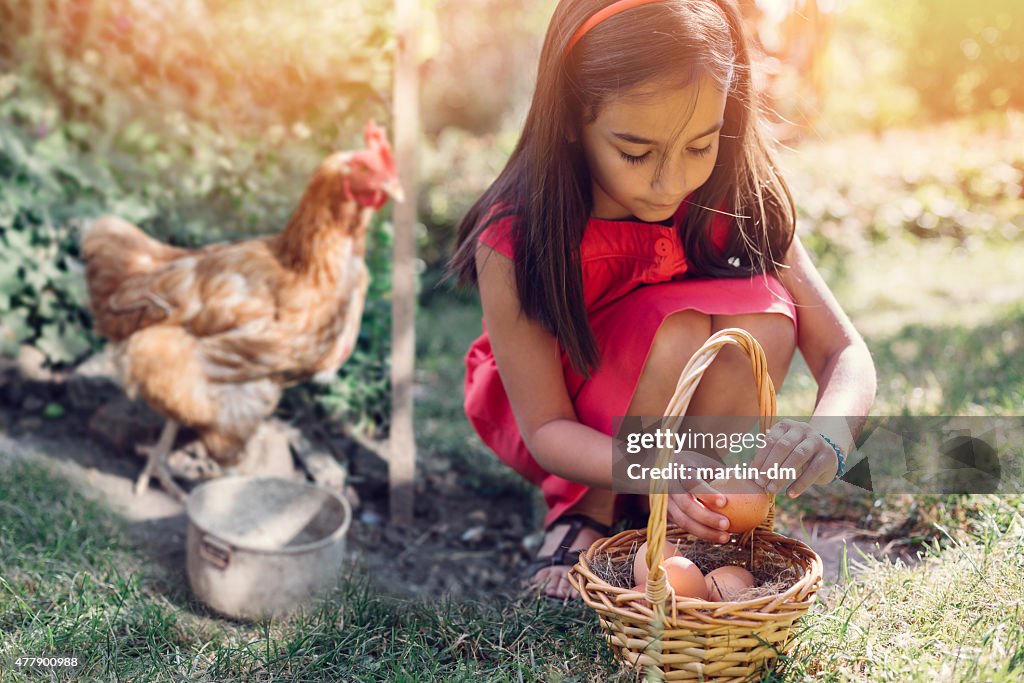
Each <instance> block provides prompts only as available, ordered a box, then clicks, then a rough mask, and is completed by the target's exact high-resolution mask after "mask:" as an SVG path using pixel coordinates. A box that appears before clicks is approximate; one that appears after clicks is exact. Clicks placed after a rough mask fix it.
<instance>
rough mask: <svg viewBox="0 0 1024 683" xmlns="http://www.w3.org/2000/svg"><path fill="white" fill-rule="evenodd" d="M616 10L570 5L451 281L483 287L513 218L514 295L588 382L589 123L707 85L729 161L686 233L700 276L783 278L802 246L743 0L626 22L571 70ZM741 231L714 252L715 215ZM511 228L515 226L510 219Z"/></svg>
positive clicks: (703, 195)
mask: <svg viewBox="0 0 1024 683" xmlns="http://www.w3.org/2000/svg"><path fill="white" fill-rule="evenodd" d="M609 4H611V3H610V0H562V1H561V2H560V3H559V4H558V7H557V8H556V9H555V13H554V16H553V17H552V18H551V23H550V25H549V27H548V31H547V35H546V37H545V39H544V47H543V49H542V51H541V56H540V66H539V68H538V71H537V87H536V90H535V91H534V95H533V101H532V103H531V105H530V111H529V114H528V115H527V118H526V124H525V125H524V127H523V133H522V136H521V137H520V138H519V142H518V144H517V145H516V148H515V150H514V151H513V152H512V155H511V157H509V160H508V163H507V164H506V166H505V168H504V170H502V172H501V174H500V175H499V176H498V178H497V179H496V180H495V181H494V183H493V184H492V185H491V186H490V188H488V190H487V191H486V192H484V194H483V195H482V196H481V197H480V199H478V200H477V202H476V203H475V204H474V205H473V206H472V208H471V209H470V210H469V212H468V213H467V214H466V216H465V217H464V218H463V220H462V223H461V224H460V226H459V234H458V239H457V242H456V251H455V254H454V255H453V257H452V260H451V263H450V267H451V269H452V271H453V273H454V274H456V275H457V276H458V278H459V281H460V282H462V283H464V284H470V283H472V284H475V283H476V266H475V259H476V250H477V239H478V237H479V236H480V233H481V232H482V231H483V230H484V229H485V228H486V227H487V225H488V224H489V223H490V222H491V221H490V220H488V217H489V216H493V215H494V213H495V208H496V207H506V208H507V209H508V210H509V211H512V212H513V213H514V214H515V216H516V220H515V223H514V225H515V227H514V228H513V240H514V244H515V274H516V288H517V290H518V294H519V301H520V305H521V307H522V310H523V312H524V313H525V314H526V315H527V316H529V317H530V318H532V319H534V320H537V321H539V322H540V323H541V324H542V325H543V326H544V327H545V328H546V329H547V330H548V331H549V332H551V334H553V335H554V336H555V337H556V338H557V339H558V342H559V343H560V344H561V347H562V349H564V350H565V352H566V354H567V355H568V358H569V360H570V362H571V363H572V365H573V368H574V369H576V370H577V371H578V372H580V373H582V374H584V375H588V374H589V373H590V372H591V371H592V370H593V369H594V368H595V367H596V366H597V363H598V361H599V358H598V350H597V343H596V340H595V339H594V335H593V332H592V330H591V328H590V325H589V323H588V321H587V313H586V310H585V308H584V301H583V282H582V271H581V267H580V252H579V250H580V243H581V242H582V240H583V230H584V228H585V227H586V224H587V219H588V217H589V215H590V211H591V207H592V202H593V198H592V196H591V178H590V172H589V170H588V168H587V164H586V161H585V158H584V155H583V149H582V146H581V145H580V143H579V142H576V141H578V140H580V138H581V122H583V121H584V117H585V116H586V117H587V118H588V120H593V119H594V118H596V117H597V112H598V111H599V108H600V106H601V105H602V104H603V103H605V102H607V101H609V100H610V99H612V98H614V97H615V96H616V95H618V94H621V93H623V92H626V91H629V90H631V89H633V88H636V87H638V86H640V85H643V84H645V83H651V82H658V83H663V82H668V83H672V82H673V79H675V80H676V81H678V83H679V86H680V87H684V86H686V85H688V84H690V83H695V82H697V80H698V79H700V78H701V76H705V75H706V76H710V77H711V78H712V79H713V80H714V81H715V82H716V83H717V84H718V85H719V86H720V87H721V88H722V89H723V90H724V91H726V92H727V98H726V105H725V115H724V119H725V121H724V125H723V127H722V131H721V135H720V142H719V151H718V159H717V162H716V164H715V167H714V170H713V171H712V173H711V176H710V178H709V179H708V180H707V181H706V182H705V183H704V184H703V185H702V186H700V187H699V188H698V189H697V190H695V191H694V192H693V194H692V195H691V196H690V198H689V201H690V203H691V205H690V207H689V210H688V211H687V213H686V220H685V221H684V223H683V225H680V226H679V236H680V240H681V242H682V245H683V248H684V250H685V251H684V253H685V254H686V258H687V261H688V262H689V264H690V266H691V272H694V273H697V274H700V275H703V276H708V277H749V276H751V275H752V274H755V273H763V272H775V271H776V270H777V268H778V266H779V265H780V264H779V260H781V257H782V256H783V255H784V254H785V252H786V250H787V249H788V248H789V245H790V243H791V242H792V239H793V231H794V225H795V210H794V207H793V200H792V196H791V195H790V193H789V189H788V187H787V186H786V184H785V182H784V181H783V179H782V177H781V176H780V175H779V172H778V170H777V168H776V165H775V163H774V162H773V160H772V157H771V153H770V151H769V149H768V145H767V142H766V139H767V138H766V136H765V134H764V133H763V132H762V130H761V123H760V116H759V114H758V107H759V102H758V98H757V95H756V93H755V91H754V88H753V84H752V82H751V70H750V55H749V52H748V46H747V39H746V36H745V35H744V31H743V25H742V19H741V16H740V13H739V11H738V10H737V8H736V6H735V5H734V4H733V2H732V0H664V2H654V3H651V4H647V5H642V6H639V7H635V8H633V9H629V10H627V11H625V12H622V13H620V14H617V15H614V16H612V17H610V18H608V19H606V20H605V21H603V22H601V23H600V24H598V25H597V26H595V27H594V28H592V29H591V30H590V31H589V32H588V33H587V34H586V35H585V36H584V37H583V39H582V40H580V42H579V43H577V44H576V45H575V46H574V47H573V48H572V50H571V52H570V53H569V54H568V55H567V56H565V58H564V59H563V53H564V52H565V49H566V45H567V44H568V42H569V39H570V37H571V36H572V35H573V33H575V32H576V30H577V29H578V28H579V26H580V25H581V24H582V23H583V22H584V21H586V20H587V19H588V18H589V17H590V16H592V15H593V14H594V13H595V12H597V11H599V10H600V9H601V8H603V7H605V6H607V5H609ZM723 209H724V210H725V211H727V212H728V213H729V214H730V215H732V216H734V217H735V221H736V225H737V226H738V228H739V229H738V230H733V231H732V235H731V237H730V240H729V244H728V246H727V248H726V250H725V252H724V253H719V252H718V251H717V250H715V249H714V248H713V246H712V243H711V220H712V219H713V217H714V213H715V211H720V210H723ZM506 215H507V214H506Z"/></svg>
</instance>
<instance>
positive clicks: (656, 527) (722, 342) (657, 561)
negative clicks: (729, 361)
mask: <svg viewBox="0 0 1024 683" xmlns="http://www.w3.org/2000/svg"><path fill="white" fill-rule="evenodd" d="M730 345H731V346H738V347H739V348H740V349H742V350H743V351H744V352H745V353H746V354H747V355H748V356H749V357H750V364H751V369H752V370H753V373H754V383H755V384H756V385H757V403H758V409H759V412H760V416H761V430H762V432H764V431H767V430H768V429H769V428H770V427H771V425H772V422H774V420H775V412H776V405H775V386H774V385H773V384H772V378H771V377H770V376H769V375H768V361H767V360H766V358H765V355H764V349H762V348H761V345H760V344H759V343H758V342H757V340H756V339H754V337H753V336H752V335H751V334H750V333H749V332H747V331H746V330H742V329H739V328H735V327H731V328H728V329H725V330H721V331H719V332H716V333H715V334H713V335H712V336H711V337H710V338H709V339H708V340H707V341H706V342H704V344H703V345H702V346H701V347H700V348H699V349H697V352H696V353H694V354H693V357H691V358H690V361H689V362H688V363H687V364H686V367H685V368H683V371H682V373H681V374H680V375H679V382H678V383H677V384H676V391H675V394H673V396H672V399H671V400H670V401H669V402H668V407H667V408H666V409H665V415H666V416H668V417H682V416H683V415H685V414H686V410H687V408H689V406H690V400H691V399H692V398H693V394H694V392H695V391H696V390H697V385H698V384H699V383H700V380H701V377H703V376H704V373H705V372H706V371H707V369H708V367H709V366H710V365H711V362H712V361H713V360H714V359H715V357H716V356H717V355H718V352H719V351H721V350H722V349H723V348H725V347H726V346H730ZM672 454H673V451H672V449H671V448H664V449H662V450H661V451H660V452H659V453H658V459H657V464H656V465H655V466H656V467H657V468H663V467H665V466H666V465H668V462H669V458H670V457H671V456H672ZM667 488H668V483H667V480H665V479H654V480H653V481H652V482H651V492H650V507H651V514H650V517H649V519H648V521H647V558H646V559H647V566H648V567H649V568H650V572H649V573H648V576H647V599H648V601H649V602H650V604H651V605H652V606H654V607H655V608H656V609H658V610H659V611H660V612H661V614H662V615H663V614H664V612H663V610H664V607H665V603H666V601H667V600H668V581H667V578H666V576H665V571H664V569H662V566H661V562H662V551H663V549H664V547H665V537H666V534H667V532H668V495H667ZM774 520H775V498H774V497H773V498H772V499H771V506H770V507H769V510H768V516H767V517H766V518H765V520H764V521H763V522H762V523H761V524H760V525H759V526H758V528H759V529H765V530H767V531H771V530H772V529H773V527H774Z"/></svg>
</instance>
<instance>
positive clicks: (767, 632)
mask: <svg viewBox="0 0 1024 683" xmlns="http://www.w3.org/2000/svg"><path fill="white" fill-rule="evenodd" d="M729 345H734V346H738V347H739V348H740V349H742V350H743V351H744V352H746V354H747V355H748V356H749V357H750V361H751V365H752V368H753V371H754V380H755V383H756V384H757V390H758V403H759V407H760V413H761V425H762V429H763V430H767V429H768V428H769V427H770V426H771V422H772V421H773V420H774V418H775V388H774V386H773V385H772V381H771V378H770V377H769V376H768V366H767V362H766V360H765V356H764V350H763V349H762V348H761V345H760V344H758V343H757V340H755V339H754V338H753V337H752V336H751V335H750V334H749V333H748V332H746V331H745V330H741V329H735V328H732V329H727V330H722V331H720V332H718V333H717V334H715V335H713V336H712V337H711V338H710V339H708V340H707V341H706V342H705V343H704V345H703V346H701V348H700V349H698V350H697V352H696V353H695V354H694V355H693V357H692V358H691V359H690V362H689V363H687V365H686V367H685V368H684V369H683V372H682V374H681V375H680V377H679V383H678V384H677V386H676V392H675V395H674V396H673V397H672V400H671V401H670V402H669V405H668V408H667V409H666V413H665V414H666V416H675V417H679V416H682V415H685V414H686V409H687V407H688V406H689V404H690V399H691V398H692V397H693V393H694V391H695V390H696V388H697V384H698V382H700V378H701V377H702V376H703V374H704V372H705V370H707V368H708V366H709V365H710V364H711V362H712V361H713V360H714V359H715V356H716V355H717V354H718V352H719V351H720V350H721V349H722V348H724V347H725V346H729ZM671 454H672V451H671V450H669V449H665V450H662V451H661V452H660V453H659V455H658V462H657V467H659V468H661V467H664V466H665V465H666V464H667V463H668V459H669V456H670V455H671ZM666 487H667V483H666V481H665V480H664V479H660V480H658V479H656V480H654V481H653V482H652V484H651V494H650V507H651V514H650V517H649V521H648V524H647V529H646V530H642V529H640V530H630V531H624V532H622V533H620V534H617V535H615V536H613V537H611V538H602V539H599V540H598V541H596V542H595V543H594V544H593V545H591V546H590V548H589V549H588V550H587V551H586V553H582V554H580V559H579V562H578V563H577V564H576V566H575V567H573V568H572V570H571V571H570V572H569V581H570V583H572V585H573V586H574V587H575V588H576V590H578V591H579V593H580V595H581V596H582V597H583V601H584V602H585V603H586V604H587V605H588V606H589V607H591V608H592V609H594V610H595V611H596V612H597V614H598V617H599V619H600V621H601V625H602V627H603V628H604V631H605V637H606V640H607V641H608V643H609V645H611V647H612V649H613V650H614V651H615V653H616V656H617V658H618V659H619V660H620V661H621V662H622V664H623V665H624V666H626V667H629V668H631V669H636V670H639V669H641V668H642V669H643V670H644V671H645V673H646V679H647V680H649V681H716V682H719V683H724V682H727V681H728V682H736V683H738V682H739V681H747V680H750V679H751V678H753V677H755V676H757V675H758V674H760V673H761V672H762V671H763V670H764V669H765V667H766V666H767V665H768V664H769V663H770V662H771V661H772V660H773V659H774V658H775V657H777V656H778V655H779V654H782V653H785V652H786V651H787V650H788V648H789V646H790V645H791V644H792V637H793V635H794V633H793V625H794V623H795V622H796V620H797V619H798V618H800V617H801V616H803V615H804V614H805V613H806V612H807V610H808V608H809V607H810V606H811V605H812V604H813V603H814V600H815V597H816V593H817V591H818V589H819V588H820V587H821V580H822V564H821V558H820V557H818V555H817V553H815V552H814V551H813V550H811V549H810V548H809V547H808V546H807V545H805V544H803V543H801V542H799V541H796V540H793V539H791V538H787V537H785V536H783V535H781V534H777V533H775V532H774V531H773V528H774V520H775V501H774V498H773V499H772V503H771V507H770V510H769V513H768V516H767V517H766V518H765V520H764V521H763V522H762V523H761V525H760V526H759V527H758V528H757V529H755V530H753V531H751V532H747V533H746V534H745V535H744V536H743V537H741V539H740V542H741V544H742V543H748V544H750V553H749V554H750V557H751V559H752V562H754V563H758V562H764V561H771V562H775V563H780V562H781V563H783V564H786V565H788V566H789V567H790V568H791V569H792V570H793V574H794V575H796V576H798V577H799V578H798V579H797V580H796V581H795V582H794V583H793V584H792V585H790V586H789V587H788V588H786V589H785V590H784V591H783V592H781V593H778V594H775V595H767V596H763V597H757V598H753V599H749V600H739V601H726V602H710V601H705V600H699V599H696V598H690V597H682V596H675V595H673V594H672V593H670V590H669V587H668V582H667V579H666V574H665V571H664V570H663V568H662V566H661V561H662V550H663V548H664V546H665V543H666V538H667V537H669V536H671V537H672V539H673V540H679V539H689V540H694V541H695V540H696V539H695V537H693V536H691V535H690V534H687V533H686V532H684V531H682V530H681V529H679V528H677V527H672V528H671V529H669V528H668V520H667V505H668V494H667V492H666V491H667V488H666ZM645 537H646V538H645ZM645 540H646V541H648V543H647V553H646V556H647V557H646V559H647V565H648V567H650V573H649V576H648V579H647V585H646V592H645V593H640V592H639V591H637V590H635V589H634V588H620V587H618V586H613V585H611V584H610V583H609V582H608V581H606V580H604V579H603V578H601V577H600V576H598V575H597V574H595V573H594V571H593V569H592V565H593V562H594V560H595V557H596V556H598V555H602V556H606V557H608V558H610V559H611V561H613V562H615V561H620V562H621V561H625V560H626V559H627V558H628V557H629V556H630V555H631V554H632V553H633V552H634V549H635V548H636V547H637V546H638V545H640V544H641V543H642V542H644V541H645Z"/></svg>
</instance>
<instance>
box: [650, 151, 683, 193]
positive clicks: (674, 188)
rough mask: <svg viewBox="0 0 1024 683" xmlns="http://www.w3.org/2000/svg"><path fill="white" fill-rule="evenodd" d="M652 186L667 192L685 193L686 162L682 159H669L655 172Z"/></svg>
mask: <svg viewBox="0 0 1024 683" xmlns="http://www.w3.org/2000/svg"><path fill="white" fill-rule="evenodd" d="M651 186H652V188H653V189H654V190H656V191H658V192H664V193H666V194H673V195H675V194H685V192H684V190H685V189H686V164H685V163H683V161H682V160H681V159H669V160H668V161H666V162H665V164H664V165H663V166H662V167H661V170H660V171H659V172H657V173H656V174H655V177H654V181H653V182H652V183H651Z"/></svg>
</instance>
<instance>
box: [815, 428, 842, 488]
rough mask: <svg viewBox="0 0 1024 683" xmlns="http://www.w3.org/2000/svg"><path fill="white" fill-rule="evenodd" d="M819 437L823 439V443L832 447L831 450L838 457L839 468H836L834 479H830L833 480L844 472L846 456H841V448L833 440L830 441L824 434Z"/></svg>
mask: <svg viewBox="0 0 1024 683" xmlns="http://www.w3.org/2000/svg"><path fill="white" fill-rule="evenodd" d="M821 438H823V439H825V443H827V444H828V445H829V446H831V447H832V450H834V451H835V452H836V457H837V458H838V459H839V469H838V470H836V476H835V479H833V480H832V481H835V480H836V479H838V478H839V477H841V476H843V475H844V474H846V458H845V457H843V449H842V448H840V447H839V446H837V445H836V444H835V442H834V441H832V439H830V438H828V437H827V436H825V435H824V434H822V435H821Z"/></svg>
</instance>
